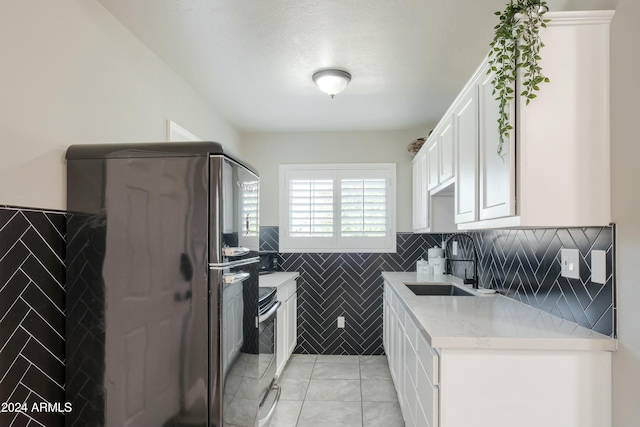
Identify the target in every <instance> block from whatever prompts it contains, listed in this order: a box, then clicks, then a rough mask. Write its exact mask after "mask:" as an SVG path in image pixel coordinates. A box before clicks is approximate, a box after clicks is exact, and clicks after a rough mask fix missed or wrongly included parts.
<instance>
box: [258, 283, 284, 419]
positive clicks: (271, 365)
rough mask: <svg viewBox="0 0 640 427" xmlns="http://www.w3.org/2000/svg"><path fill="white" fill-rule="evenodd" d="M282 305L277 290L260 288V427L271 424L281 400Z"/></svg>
mask: <svg viewBox="0 0 640 427" xmlns="http://www.w3.org/2000/svg"><path fill="white" fill-rule="evenodd" d="M280 304H282V303H281V302H280V301H278V298H277V292H276V288H260V290H259V297H258V348H259V371H258V372H259V377H258V378H259V380H258V385H259V395H258V396H260V415H259V419H260V421H259V427H266V426H268V425H269V424H270V422H271V418H272V416H273V412H274V411H275V408H276V405H277V403H278V400H279V399H280V387H279V386H278V384H276V381H275V380H276V378H275V377H276V368H277V363H276V361H277V358H278V357H277V347H276V343H277V330H278V327H277V321H278V319H277V313H278V307H280Z"/></svg>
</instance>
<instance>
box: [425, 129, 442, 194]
mask: <svg viewBox="0 0 640 427" xmlns="http://www.w3.org/2000/svg"><path fill="white" fill-rule="evenodd" d="M426 144H428V145H427V164H428V165H429V173H428V174H427V188H428V189H429V190H433V189H434V188H436V187H437V186H438V184H440V168H439V163H440V144H439V143H438V138H437V137H435V138H429V140H427V142H426Z"/></svg>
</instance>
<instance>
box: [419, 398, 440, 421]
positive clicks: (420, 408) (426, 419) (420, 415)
mask: <svg viewBox="0 0 640 427" xmlns="http://www.w3.org/2000/svg"><path fill="white" fill-rule="evenodd" d="M432 421H433V424H430V423H429V419H428V418H427V416H426V415H425V413H424V411H423V410H422V406H421V405H420V403H419V402H418V407H417V408H416V422H415V426H416V427H438V420H437V419H436V420H432Z"/></svg>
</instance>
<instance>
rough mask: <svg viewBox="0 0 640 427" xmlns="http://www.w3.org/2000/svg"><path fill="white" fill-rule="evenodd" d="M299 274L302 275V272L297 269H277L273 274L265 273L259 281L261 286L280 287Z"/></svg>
mask: <svg viewBox="0 0 640 427" xmlns="http://www.w3.org/2000/svg"><path fill="white" fill-rule="evenodd" d="M298 276H300V273H298V272H297V271H293V272H291V271H277V272H275V273H271V274H263V275H262V276H260V277H259V278H258V283H259V285H260V287H261V288H278V287H280V286H282V285H284V284H285V283H287V282H288V281H289V280H291V279H295V278H296V277H298Z"/></svg>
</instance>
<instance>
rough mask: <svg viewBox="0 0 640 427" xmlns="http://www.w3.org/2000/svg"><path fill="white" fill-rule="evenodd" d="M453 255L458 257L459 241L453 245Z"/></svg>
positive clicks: (455, 241)
mask: <svg viewBox="0 0 640 427" xmlns="http://www.w3.org/2000/svg"><path fill="white" fill-rule="evenodd" d="M451 254H452V255H458V241H457V240H454V241H453V243H452V244H451Z"/></svg>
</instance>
